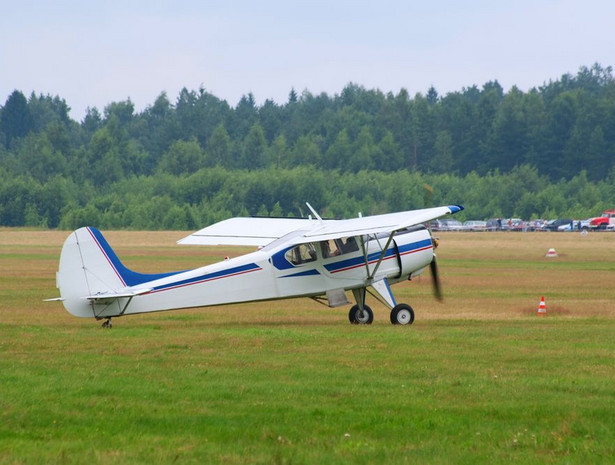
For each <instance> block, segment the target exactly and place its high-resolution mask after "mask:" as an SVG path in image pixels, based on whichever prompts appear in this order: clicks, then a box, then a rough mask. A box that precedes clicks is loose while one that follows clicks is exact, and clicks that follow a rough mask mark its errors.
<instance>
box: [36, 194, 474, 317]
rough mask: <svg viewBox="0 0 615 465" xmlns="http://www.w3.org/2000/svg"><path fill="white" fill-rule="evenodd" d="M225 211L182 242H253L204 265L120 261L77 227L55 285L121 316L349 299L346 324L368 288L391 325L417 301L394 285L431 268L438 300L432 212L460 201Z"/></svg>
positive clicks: (99, 312) (357, 313)
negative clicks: (246, 213) (339, 210)
mask: <svg viewBox="0 0 615 465" xmlns="http://www.w3.org/2000/svg"><path fill="white" fill-rule="evenodd" d="M306 204H307V206H308V208H309V209H310V210H311V212H312V213H313V215H314V216H313V217H312V215H310V216H309V217H308V218H263V217H239V218H230V219H227V220H224V221H221V222H219V223H215V224H213V225H211V226H208V227H206V228H204V229H201V230H199V231H197V232H195V233H193V234H191V235H189V236H187V237H185V238H183V239H181V240H179V241H178V244H183V245H242V246H256V247H258V249H257V250H256V251H254V252H251V253H248V254H245V255H242V256H238V257H234V258H230V259H228V258H227V259H225V260H223V261H221V262H219V263H215V264H211V265H206V266H203V267H200V268H196V269H193V270H186V271H176V272H170V273H157V274H143V273H138V272H135V271H132V270H129V269H128V268H126V267H125V266H124V265H123V264H122V262H121V261H120V259H119V258H118V257H117V255H116V254H115V252H114V251H113V249H112V248H111V246H110V245H109V243H108V242H107V241H106V240H105V238H104V237H103V235H102V234H101V232H100V231H99V230H98V229H96V228H94V227H83V228H80V229H77V230H76V231H73V232H72V233H71V234H70V235H69V236H68V238H67V239H66V241H65V243H64V245H63V247H62V252H61V254H60V263H59V270H58V272H57V274H56V285H57V287H58V289H59V291H60V297H59V298H55V299H48V300H50V301H61V302H62V303H63V305H64V307H65V308H66V310H67V311H68V312H70V313H71V314H73V315H75V316H77V317H93V318H95V319H96V320H103V319H104V320H105V321H104V322H103V327H107V328H110V327H111V326H112V323H111V319H112V318H117V317H120V316H126V315H132V314H138V313H146V312H157V311H163V310H176V309H185V308H194V307H207V306H214V305H224V304H235V303H240V302H254V301H266V300H276V299H288V298H295V297H310V298H312V299H314V300H316V301H317V302H320V303H323V304H325V305H327V306H329V307H339V306H342V305H347V304H351V302H350V301H349V300H348V298H347V296H346V291H351V292H352V294H353V296H354V300H355V302H356V303H355V304H354V305H352V307H351V308H350V311H349V313H348V319H349V321H350V323H352V324H371V323H372V322H373V319H374V314H373V311H372V309H371V308H370V307H369V306H368V305H367V304H366V303H365V297H366V293H370V294H371V295H373V296H374V297H375V298H376V299H377V300H379V301H380V302H382V303H383V304H384V305H385V306H386V307H387V308H388V309H390V311H391V313H390V320H391V323H392V324H396V325H410V324H412V323H413V322H414V310H413V309H412V307H411V306H410V305H408V304H405V303H397V301H396V300H395V297H394V296H393V292H392V291H391V285H392V284H395V283H398V282H401V281H405V280H411V279H413V278H415V277H416V276H418V275H420V274H421V273H422V272H423V271H424V270H425V269H426V268H427V267H429V268H430V270H431V273H432V275H433V283H434V293H435V296H436V298H438V299H439V300H441V299H442V295H441V291H440V282H439V278H438V268H437V261H436V255H435V253H434V250H435V248H436V247H437V241H436V239H434V238H433V237H432V234H431V231H430V229H429V228H428V227H426V226H425V224H427V223H428V222H429V221H431V220H433V219H436V218H439V217H441V216H444V215H450V214H454V213H457V212H459V211H461V210H463V208H464V207H463V206H461V205H449V206H441V207H435V208H426V209H421V210H410V211H405V212H398V213H388V214H382V215H374V216H365V217H362V216H361V215H359V217H357V218H352V219H345V220H330V219H322V218H321V217H320V216H319V215H318V213H316V211H315V210H314V209H313V208H312V206H311V205H310V204H309V203H306Z"/></svg>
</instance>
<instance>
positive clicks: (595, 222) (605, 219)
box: [589, 208, 615, 229]
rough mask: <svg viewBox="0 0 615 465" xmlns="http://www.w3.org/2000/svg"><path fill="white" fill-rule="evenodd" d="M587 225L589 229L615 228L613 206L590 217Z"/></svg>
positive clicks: (614, 210)
mask: <svg viewBox="0 0 615 465" xmlns="http://www.w3.org/2000/svg"><path fill="white" fill-rule="evenodd" d="M589 227H590V228H591V229H615V208H614V209H612V210H605V211H604V212H602V215H600V216H598V217H596V218H592V219H591V222H590V224H589Z"/></svg>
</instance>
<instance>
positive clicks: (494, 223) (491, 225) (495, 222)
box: [487, 218, 502, 231]
mask: <svg viewBox="0 0 615 465" xmlns="http://www.w3.org/2000/svg"><path fill="white" fill-rule="evenodd" d="M501 229H502V219H501V218H491V219H489V220H487V231H500V230H501Z"/></svg>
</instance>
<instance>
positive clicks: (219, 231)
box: [178, 205, 463, 246]
mask: <svg viewBox="0 0 615 465" xmlns="http://www.w3.org/2000/svg"><path fill="white" fill-rule="evenodd" d="M461 210H463V207H462V206H461V205H449V206H444V207H435V208H425V209H422V210H410V211H405V212H399V213H387V214H384V215H374V216H366V217H360V218H352V219H348V220H321V219H317V220H314V219H297V218H231V219H228V220H224V221H221V222H219V223H215V224H213V225H211V226H208V227H206V228H204V229H201V230H200V231H197V232H195V233H193V234H191V235H190V236H187V237H185V238H183V239H181V240H179V241H178V244H190V245H249V246H265V245H267V244H269V243H271V242H273V241H274V240H276V239H279V238H280V237H283V236H285V235H287V234H290V233H293V232H297V234H296V237H294V242H295V243H297V244H300V243H306V242H318V241H322V240H327V239H338V238H342V237H349V236H360V235H364V234H378V233H393V232H396V231H400V230H402V229H405V228H409V227H411V226H414V225H416V224H421V223H426V222H428V221H431V220H433V219H436V218H439V217H441V216H444V215H450V214H452V213H457V212H458V211H461Z"/></svg>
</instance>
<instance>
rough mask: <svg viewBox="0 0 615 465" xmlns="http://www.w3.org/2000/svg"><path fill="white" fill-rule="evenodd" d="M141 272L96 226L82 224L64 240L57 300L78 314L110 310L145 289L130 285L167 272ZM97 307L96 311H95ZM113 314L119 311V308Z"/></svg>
mask: <svg viewBox="0 0 615 465" xmlns="http://www.w3.org/2000/svg"><path fill="white" fill-rule="evenodd" d="M171 274H173V273H165V274H158V275H155V274H154V275H150V274H141V273H136V272H134V271H131V270H129V269H128V268H126V267H125V266H124V265H123V264H122V262H121V261H120V259H119V258H118V257H117V255H116V254H115V252H114V251H113V250H112V249H111V246H110V245H109V243H108V242H107V241H106V240H105V238H104V237H103V235H102V234H101V233H100V231H98V230H97V229H96V228H92V227H84V228H80V229H78V230H76V231H74V232H72V233H71V235H70V236H69V237H68V238H67V239H66V241H65V242H64V246H63V247H62V253H61V255H60V268H59V270H58V273H57V275H56V285H57V287H58V289H59V290H60V300H62V302H63V303H64V307H65V308H66V310H68V311H69V312H70V313H72V314H73V315H75V316H80V317H97V318H100V317H102V312H101V310H104V313H105V315H104V316H107V315H108V314H109V313H114V310H113V309H112V308H109V307H110V306H111V307H113V306H114V304H115V303H117V306H118V308H120V305H119V304H120V302H119V301H120V299H126V298H131V297H134V296H136V295H139V294H142V293H144V292H147V291H148V289H140V290H138V291H135V290H131V289H130V288H131V287H132V286H137V285H139V284H143V283H146V282H148V281H152V280H154V279H158V278H162V277H165V276H169V275H171ZM97 308H98V311H97ZM115 314H121V308H120V310H119V311H118V312H115Z"/></svg>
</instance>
